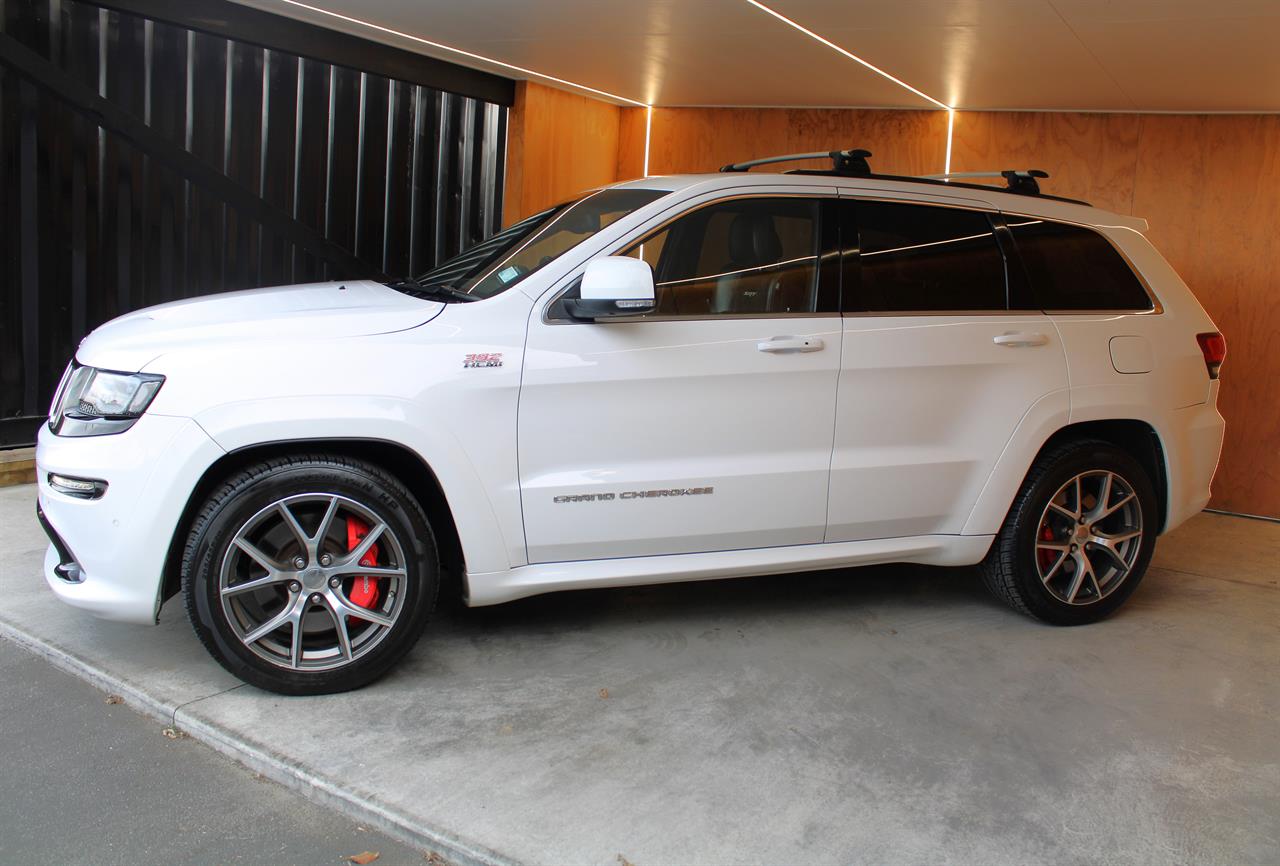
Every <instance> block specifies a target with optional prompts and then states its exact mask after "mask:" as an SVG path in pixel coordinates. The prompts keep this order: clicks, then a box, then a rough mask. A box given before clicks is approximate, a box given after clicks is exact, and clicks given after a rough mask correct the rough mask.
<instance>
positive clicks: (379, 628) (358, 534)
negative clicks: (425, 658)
mask: <svg viewBox="0 0 1280 866" xmlns="http://www.w3.org/2000/svg"><path fill="white" fill-rule="evenodd" d="M407 581H408V572H407V571H406V568H405V555H404V547H403V546H402V545H401V543H400V540H399V539H398V538H397V537H396V534H395V533H394V532H393V531H392V529H391V527H389V526H388V524H387V523H386V521H384V520H382V519H381V518H379V517H378V516H377V515H376V514H375V513H374V512H373V511H371V510H370V509H369V508H367V507H365V506H364V505H361V504H360V503H359V502H356V501H355V500H354V499H350V498H348V497H346V496H340V495H336V494H332V493H302V494H298V495H294V496H288V497H285V498H283V499H280V500H277V501H276V502H273V503H271V504H270V505H268V506H266V507H265V508H263V509H261V510H260V511H258V512H257V513H256V514H254V515H253V516H252V517H250V518H249V519H248V520H247V521H246V522H245V523H244V524H243V525H242V526H241V527H240V529H239V530H238V531H237V532H236V534H235V536H234V537H233V538H232V540H231V543H230V545H229V546H228V547H227V551H226V554H225V555H224V556H223V558H222V565H221V568H220V570H219V579H218V595H219V597H220V600H221V604H222V612H223V615H224V616H225V618H226V622H227V623H228V624H229V625H230V627H231V630H232V632H233V633H234V634H235V636H236V637H237V638H239V640H240V642H241V643H243V644H244V645H245V646H246V647H247V648H249V649H250V650H252V651H253V653H254V654H255V655H257V656H259V657H260V658H262V659H264V660H266V661H267V662H270V663H271V664H272V665H275V666H277V667H281V668H286V669H289V670H296V671H324V670H332V669H334V668H338V667H342V666H344V665H348V664H350V663H352V662H353V661H355V660H356V659H359V658H361V657H362V656H365V655H367V654H368V653H369V652H370V651H372V650H373V649H374V647H376V646H378V644H379V643H381V642H382V641H383V639H384V638H386V636H387V634H388V633H389V632H390V631H391V629H392V627H393V626H394V625H395V624H396V621H397V619H398V618H399V617H400V615H401V612H402V611H403V610H404V606H405V595H406V589H407Z"/></svg>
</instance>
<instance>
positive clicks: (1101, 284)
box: [1006, 216, 1151, 310]
mask: <svg viewBox="0 0 1280 866" xmlns="http://www.w3.org/2000/svg"><path fill="white" fill-rule="evenodd" d="M1006 221H1007V223H1008V225H1009V231H1010V232H1012V233H1013V237H1014V239H1015V241H1016V243H1017V245H1018V252H1019V253H1020V255H1021V257H1022V263H1023V265H1025V267H1026V270H1027V277H1028V278H1029V279H1030V280H1031V285H1032V287H1033V289H1034V291H1035V293H1036V297H1037V298H1038V299H1039V302H1040V305H1041V307H1042V308H1043V309H1046V310H1149V309H1151V299H1150V298H1149V297H1148V296H1147V293H1146V290H1145V289H1143V287H1142V283H1140V282H1139V281H1138V278H1137V277H1136V276H1135V275H1134V273H1133V271H1132V270H1131V269H1130V267H1129V265H1128V263H1127V262H1126V261H1125V260H1124V257H1123V256H1121V255H1120V253H1118V252H1117V251H1116V248H1115V247H1113V246H1112V245H1111V242H1110V241H1108V240H1107V239H1106V238H1104V237H1103V236H1102V235H1100V234H1098V233H1097V232H1095V231H1092V230H1091V229H1086V228H1080V227H1079V226H1070V225H1065V224H1063V223H1055V222H1049V221H1046V220H1038V219H1031V218H1029V217H1012V216H1011V217H1008V218H1007V220H1006Z"/></svg>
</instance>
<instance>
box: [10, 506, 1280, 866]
mask: <svg viewBox="0 0 1280 866" xmlns="http://www.w3.org/2000/svg"><path fill="white" fill-rule="evenodd" d="M33 495H34V494H33V491H32V489H31V488H10V489H7V490H0V544H3V545H4V546H5V549H6V550H8V551H10V552H11V553H10V555H9V556H6V557H5V558H4V560H3V561H2V562H0V591H2V592H3V593H4V598H5V599H6V603H5V605H4V606H3V609H0V633H5V634H8V635H10V636H11V637H13V638H14V639H16V640H18V641H20V642H25V643H26V644H27V645H29V646H31V647H33V648H35V649H37V651H40V652H43V653H45V654H46V655H49V656H50V657H51V658H53V659H54V660H55V661H56V662H57V663H58V664H61V665H63V666H65V667H68V668H70V669H74V670H77V671H79V672H81V673H82V675H84V676H86V677H88V678H90V679H93V680H96V681H98V682H100V683H106V684H108V685H109V686H110V687H111V688H112V690H114V691H117V692H121V693H124V694H125V695H126V698H127V699H128V700H129V701H130V702H131V703H133V704H135V705H136V706H139V707H141V708H142V709H144V710H147V711H150V712H153V713H157V714H169V715H170V716H171V717H174V718H176V721H177V724H178V726H179V727H181V728H183V729H184V730H187V731H189V732H190V733H191V734H192V735H193V736H194V737H196V738H199V739H204V740H206V741H207V742H210V743H211V744H213V745H214V746H215V748H218V749H220V750H223V751H226V752H228V753H231V754H234V755H236V756H237V757H238V758H239V759H240V760H242V761H244V762H246V763H248V764H249V765H250V766H253V767H255V768H258V769H260V770H261V771H262V772H264V773H266V774H268V775H270V776H272V777H273V778H278V779H280V780H282V781H285V782H286V783H288V784H292V785H294V786H295V787H298V788H306V789H307V790H308V793H309V795H310V796H313V797H315V798H318V799H320V800H322V801H324V802H328V803H331V804H338V805H341V806H342V807H343V808H345V809H347V810H348V811H349V813H350V814H352V815H353V816H354V817H355V818H357V819H358V820H361V822H362V823H377V824H378V826H383V827H385V828H387V829H389V830H390V831H391V832H393V833H397V834H400V835H401V836H402V837H405V838H415V839H417V840H419V842H422V841H423V840H425V841H427V842H430V843H431V847H434V848H436V849H437V850H441V851H443V852H444V853H446V854H448V855H449V856H450V857H451V858H453V859H456V860H460V861H464V862H465V861H471V862H501V861H503V860H514V861H521V862H529V863H557V864H610V866H616V864H617V863H618V862H620V861H619V859H618V858H619V857H622V858H625V860H627V861H629V862H631V863H635V864H637V866H652V864H658V863H675V862H678V863H699V864H703V863H706V864H718V863H751V862H792V863H794V862H804V863H915V862H925V861H928V862H951V863H984V864H997V863H1025V862H1029V861H1041V862H1053V863H1082V862H1089V863H1092V862H1114V861H1124V862H1126V863H1168V862H1184V861H1191V862H1199V863H1231V864H1241V863H1257V864H1274V863H1276V862H1277V861H1280V738H1278V737H1277V734H1278V733H1280V725H1278V724H1277V722H1278V721H1280V718H1278V717H1280V679H1278V678H1277V673H1276V671H1277V662H1280V593H1278V592H1277V590H1278V589H1280V585H1278V583H1277V581H1278V580H1280V525H1278V524H1270V523H1265V522H1260V521H1251V520H1244V519H1240V518H1230V517H1223V516H1218V515H1212V514H1205V515H1201V516H1199V517H1197V518H1196V519H1195V520H1193V521H1192V522H1191V523H1190V524H1188V525H1187V526H1186V527H1184V528H1182V529H1180V530H1179V531H1178V532H1177V533H1174V534H1173V535H1171V536H1168V537H1166V538H1164V539H1162V540H1161V544H1160V546H1159V548H1158V550H1157V553H1156V560H1155V564H1154V566H1153V567H1152V569H1151V571H1150V572H1149V573H1148V575H1147V578H1146V581H1145V583H1144V585H1143V587H1142V588H1141V589H1140V591H1139V592H1138V593H1137V595H1136V596H1135V597H1134V598H1133V599H1131V601H1130V603H1129V604H1128V605H1127V607H1126V608H1124V609H1123V610H1122V611H1121V612H1120V613H1119V614H1118V615H1116V616H1115V617H1113V618H1112V619H1111V620H1109V621H1107V622H1105V623H1102V624H1099V625H1095V626H1090V627H1085V628H1077V629H1058V628H1052V627H1048V626H1042V625H1039V624H1037V623H1035V622H1032V621H1030V620H1027V619H1024V618H1023V617H1020V616H1018V615H1016V614H1014V613H1012V612H1010V611H1008V610H1006V609H1005V608H1003V607H1001V606H1000V605H998V604H997V603H995V602H994V601H992V600H990V599H988V598H987V596H986V595H985V594H984V593H983V592H982V591H981V589H980V587H979V586H978V585H977V582H976V579H975V577H974V575H973V574H972V573H970V572H966V571H944V570H929V569H922V568H914V567H898V568H878V569H864V570H861V571H848V572H835V573H824V574H814V575H787V576H781V577H775V578H760V579H748V580H740V581H722V582H713V583H706V584H689V585H683V586H666V587H656V588H646V589H639V590H621V591H602V592H590V593H577V594H569V595H560V596H547V597H543V598H538V599H530V600H527V601H524V602H519V603H516V604H512V605H507V606H503V607H498V608H488V609H478V610H466V609H460V608H457V607H456V606H455V607H450V608H448V609H446V610H445V611H443V612H442V613H441V615H440V616H439V617H438V618H437V620H436V622H435V624H434V625H433V627H432V628H431V630H429V632H428V634H427V635H426V636H425V637H424V638H423V640H422V642H421V643H420V644H419V645H418V647H417V649H416V650H415V651H414V652H413V653H412V654H411V655H410V657H409V658H408V659H407V660H406V663H405V664H403V665H402V666H401V667H400V668H399V670H398V671H397V672H396V673H395V674H393V675H392V676H391V677H389V678H388V679H387V680H385V681H383V682H381V683H379V684H377V685H376V686H374V687H372V688H369V689H366V690H364V691H361V692H358V693H354V694H349V695H339V696H332V697H324V698H295V699H286V698H280V697H277V696H274V695H269V694H265V693H262V692H259V691H256V690H254V689H252V688H249V687H244V686H237V684H236V683H235V681H233V680H231V679H230V678H229V677H228V676H227V675H226V674H224V673H223V672H222V670H221V669H220V668H218V667H217V666H216V665H215V664H214V663H213V662H212V661H211V660H209V659H208V658H207V657H206V656H205V655H204V651H203V649H202V648H201V647H200V646H199V645H198V643H197V641H196V639H195V638H194V636H193V635H192V634H191V633H190V630H189V627H188V626H187V624H186V622H185V621H184V620H183V617H182V614H181V610H180V608H179V607H178V606H171V607H170V608H167V609H166V610H165V612H164V614H163V616H162V620H161V624H160V626H159V627H158V628H155V629H146V628H137V627H129V626H123V625H116V624H111V623H103V622H99V621H96V620H93V619H91V618H89V617H87V616H84V615H82V614H81V613H79V612H77V611H73V610H70V609H67V608H64V607H63V606H62V605H60V604H58V603H57V602H56V601H55V600H54V599H53V597H52V596H51V595H50V593H48V591H47V590H46V589H45V588H44V586H43V581H42V580H41V578H40V577H39V558H40V551H41V550H42V549H43V545H44V543H43V539H42V538H41V537H40V532H39V529H38V527H37V526H36V523H35V520H34V519H33V517H32V516H31V511H32V497H33ZM603 689H607V693H606V692H602V690H603ZM605 694H607V697H604V696H603V695H605ZM0 754H2V753H0ZM379 822H380V823H379Z"/></svg>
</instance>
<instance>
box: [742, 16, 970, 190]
mask: <svg viewBox="0 0 1280 866" xmlns="http://www.w3.org/2000/svg"><path fill="white" fill-rule="evenodd" d="M747 2H748V3H750V4H751V5H752V6H754V7H756V8H757V9H759V10H760V11H761V12H767V13H768V14H770V15H772V16H773V17H774V18H777V19H778V20H779V21H781V22H782V23H783V24H786V25H787V26H788V27H794V28H795V29H796V30H799V31H800V32H801V33H803V34H804V35H805V36H808V37H809V38H810V39H813V40H814V41H816V42H821V43H822V44H823V45H825V46H827V47H828V48H830V49H831V50H833V51H836V52H838V53H840V54H842V55H844V56H845V57H848V58H849V59H850V60H852V61H854V62H855V63H860V64H862V65H863V66H865V67H866V68H867V69H870V70H871V71H872V72H874V73H876V74H877V75H879V76H881V77H883V78H886V79H888V80H889V81H892V82H893V83H894V84H896V85H898V86H899V87H902V88H905V89H907V90H910V91H911V92H912V93H914V94H915V95H916V96H918V97H920V98H921V99H924V100H926V101H928V102H932V103H933V104H934V105H936V106H938V108H941V109H942V110H943V111H945V112H946V113H947V155H946V160H945V165H944V167H943V173H944V174H950V173H951V134H952V131H953V130H954V128H955V119H956V110H955V109H954V108H952V107H951V106H950V105H947V104H946V103H945V102H943V101H942V100H940V99H934V98H933V97H932V96H930V95H929V94H927V93H925V92H924V91H923V90H917V89H916V88H914V87H912V86H911V85H910V84H907V82H905V81H903V80H902V79H901V78H898V77H896V76H893V75H890V74H889V73H888V72H885V71H884V70H883V69H881V68H880V67H879V66H876V65H875V64H874V63H871V62H870V61H867V60H863V59H862V58H861V57H859V56H858V55H856V54H854V53H853V52H852V51H849V50H848V49H845V48H841V47H840V46H839V45H837V44H835V43H834V42H832V41H831V40H830V39H827V38H825V37H822V36H819V35H818V34H817V33H814V32H813V31H812V30H810V29H809V28H808V27H805V26H804V25H803V24H801V23H799V22H798V21H792V20H791V19H790V18H788V17H787V16H785V15H783V14H782V13H781V12H778V11H776V10H774V9H770V8H769V7H768V6H766V5H764V4H763V3H761V2H760V0H747Z"/></svg>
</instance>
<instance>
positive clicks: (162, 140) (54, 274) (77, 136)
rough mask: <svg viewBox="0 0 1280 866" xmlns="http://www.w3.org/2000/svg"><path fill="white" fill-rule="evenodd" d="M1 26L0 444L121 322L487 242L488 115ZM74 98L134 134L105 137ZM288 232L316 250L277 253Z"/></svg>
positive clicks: (22, 435)
mask: <svg viewBox="0 0 1280 866" xmlns="http://www.w3.org/2000/svg"><path fill="white" fill-rule="evenodd" d="M0 27H2V28H3V32H2V33H0V48H4V49H5V51H4V53H3V57H0V59H4V58H10V59H11V58H12V57H13V56H20V57H21V58H26V57H27V56H28V55H29V56H30V64H29V65H28V68H27V69H26V72H25V74H20V73H19V70H18V65H17V64H15V63H13V62H10V61H9V60H6V62H0V256H2V259H0V268H2V270H0V447H3V446H6V445H20V444H27V443H30V442H31V441H33V439H34V434H35V430H36V428H37V425H38V423H39V420H40V418H41V416H43V415H44V414H45V412H46V411H47V408H48V405H47V404H48V401H49V399H50V397H51V394H52V390H53V388H54V387H55V386H56V385H57V379H58V376H59V375H60V374H61V372H62V368H63V366H64V365H65V364H66V362H67V360H68V359H69V357H70V356H71V353H72V351H73V350H74V348H75V345H76V343H77V342H78V341H79V340H80V338H81V337H82V336H83V335H84V334H86V333H88V331H90V330H92V329H93V328H94V327H96V326H97V325H99V324H101V323H102V322H104V321H107V320H108V319H111V318H113V317H115V316H117V315H120V314H121V313H124V312H127V311H129V310H133V309H137V308H139V307H143V306H147V305H150V304H155V303H160V302H163V301H167V300H172V299H175V298H184V297H190V296H192V295H199V294H206V293H209V292H219V291H226V290H231V289H241V288H247V287H253V286H265V285H275V284H280V283H291V282H302V281H308V280H315V279H325V278H343V277H355V276H365V275H377V274H389V275H408V274H414V273H419V272H421V271H423V270H425V269H427V268H428V267H430V266H431V265H433V264H435V263H436V262H438V261H439V260H441V259H442V258H445V257H447V256H449V255H452V254H454V253H456V252H458V251H460V250H461V249H463V248H464V247H466V246H469V245H470V244H472V243H474V242H476V241H478V240H480V239H482V238H484V237H487V236H488V235H489V234H491V233H492V232H494V231H495V230H496V229H497V228H498V227H499V221H500V218H501V211H502V206H501V205H502V202H501V197H502V175H503V156H504V148H505V139H506V120H507V117H506V112H507V109H506V107H505V106H504V105H500V104H497V103H495V102H485V101H482V100H480V99H475V98H470V97H467V96H461V95H457V94H454V93H449V92H445V91H443V90H439V89H434V88H431V87H427V86H424V85H422V84H416V83H409V82H406V81H401V80H395V79H392V78H387V77H383V76H380V75H377V74H373V73H370V72H364V71H360V70H357V69H352V68H349V67H345V66H337V65H331V64H330V63H326V62H322V61H320V60H315V59H306V58H302V57H299V56H297V55H295V54H291V53H285V52H281V51H278V50H269V49H266V48H261V47H257V46H255V45H253V44H249V43H248V42H243V41H238V40H235V39H229V38H224V37H223V36H219V35H212V34H210V33H207V32H202V31H199V30H194V29H188V28H186V27H182V26H178V25H175V24H170V23H165V22H163V21H158V20H150V19H148V18H144V17H142V16H140V15H136V14H130V13H126V12H122V11H117V10H114V9H106V8H101V7H99V6H97V5H92V4H90V3H86V2H77V0H0ZM384 50H385V49H384ZM24 51H25V52H26V54H23V52H24ZM42 63H43V64H47V67H41V66H40V64H42ZM41 68H44V69H45V74H44V75H43V76H42V75H41V74H39V70H40V69H41ZM33 69H34V70H36V71H35V72H33V71H32V70H33ZM54 69H56V70H58V71H60V72H61V73H64V74H65V76H66V79H67V80H68V81H69V82H71V83H70V84H68V85H67V89H65V90H64V92H63V93H61V94H59V93H57V92H56V88H54V89H53V90H51V89H50V87H48V86H46V85H47V84H48V82H50V81H52V80H53V79H54V78H55V75H54V72H53V70H54ZM74 86H78V87H81V88H82V89H84V91H85V95H84V97H83V101H84V102H90V103H91V102H93V98H94V97H95V96H96V97H97V98H99V99H104V100H105V101H106V102H108V103H110V104H111V106H114V107H115V108H117V109H121V110H123V111H124V112H127V114H128V115H131V116H132V117H133V118H136V119H137V120H140V121H142V122H143V123H145V124H146V127H145V129H144V130H143V132H144V133H146V135H140V136H138V139H139V140H130V138H129V137H128V136H126V135H120V134H117V133H116V132H114V131H108V130H107V129H104V128H103V127H102V126H100V125H99V124H98V123H97V122H95V119H94V117H93V115H92V112H88V113H86V112H85V111H84V110H83V107H84V106H83V104H81V105H79V106H77V104H76V103H77V100H76V99H74V98H69V97H68V96H67V94H68V93H70V92H71V89H73V87H74ZM109 125H110V124H108V126H109ZM147 136H153V137H154V140H152V141H151V144H150V145H149V144H148V140H147ZM166 147H168V148H174V147H178V148H181V149H182V150H183V151H185V152H186V154H190V155H191V156H194V157H196V158H197V159H198V160H199V161H200V162H201V163H203V164H204V165H206V166H209V167H212V168H213V169H215V170H216V172H217V173H218V174H219V175H221V176H224V177H225V178H229V179H230V180H231V181H233V182H234V183H235V184H236V185H238V187H240V188H241V190H243V191H247V192H248V193H250V194H251V195H252V196H256V197H258V198H260V199H261V200H263V201H264V202H266V203H267V205H269V206H271V208H272V209H273V212H272V213H270V214H267V215H266V216H264V215H263V213H261V212H259V213H257V216H258V217H259V218H257V219H255V218H254V217H251V216H249V215H247V214H246V213H245V212H244V210H243V209H241V208H238V207H237V206H236V205H235V204H234V203H232V204H229V203H228V197H229V196H228V195H227V192H226V189H225V188H223V187H221V186H220V185H219V184H216V183H209V182H208V180H209V179H208V178H205V181H204V182H202V180H201V177H200V175H199V173H187V172H184V171H181V170H175V169H174V166H175V165H177V166H178V168H179V169H181V165H180V164H178V163H176V162H175V161H174V160H173V159H172V158H171V159H169V160H164V159H159V158H157V154H158V153H161V152H162V151H164V150H165V148H166ZM178 155H179V156H184V154H181V153H179V154H178ZM215 180H222V178H221V177H219V178H215ZM223 182H225V181H223ZM233 192H235V190H233ZM232 198H234V197H232ZM290 223H293V224H295V225H292V226H291V225H290ZM297 224H300V225H301V226H303V227H305V230H306V231H308V232H310V233H312V234H314V235H316V236H317V238H320V237H322V238H324V239H328V241H331V242H332V244H331V245H330V247H331V248H332V249H333V250H335V251H336V254H327V253H326V249H325V247H324V245H323V241H318V242H317V244H313V245H312V246H311V247H309V249H310V250H311V251H307V250H305V249H303V246H301V245H299V244H298V243H295V242H294V241H291V240H289V239H287V237H295V239H296V235H290V232H289V231H288V229H291V228H296V225H297ZM344 251H345V252H349V253H354V256H355V259H358V261H356V260H354V259H352V258H351V257H350V256H349V255H347V256H345V258H344V256H343V255H342V253H343V252H344Z"/></svg>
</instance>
